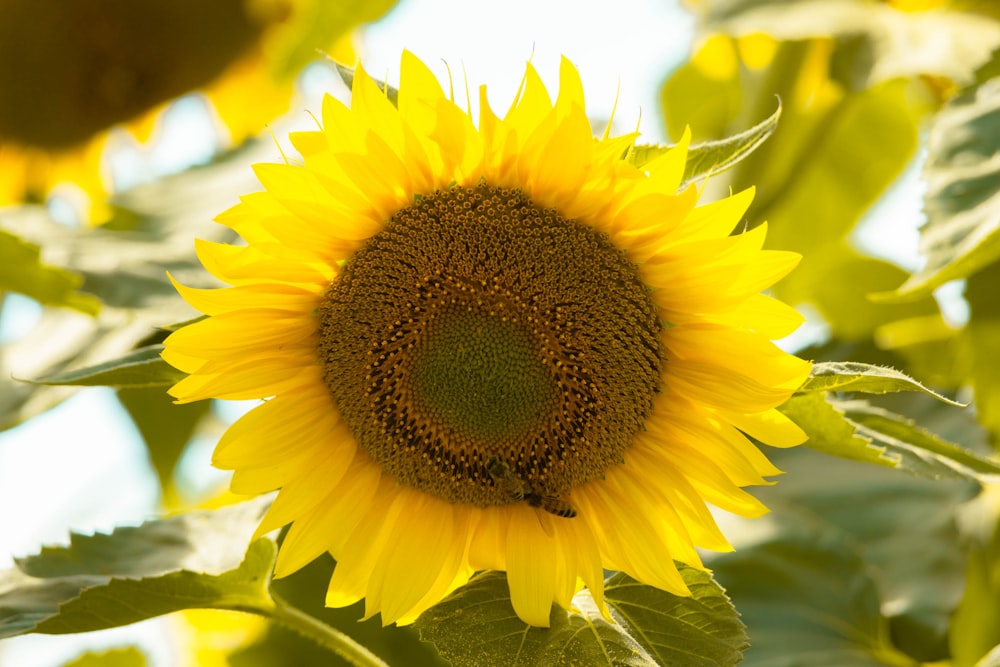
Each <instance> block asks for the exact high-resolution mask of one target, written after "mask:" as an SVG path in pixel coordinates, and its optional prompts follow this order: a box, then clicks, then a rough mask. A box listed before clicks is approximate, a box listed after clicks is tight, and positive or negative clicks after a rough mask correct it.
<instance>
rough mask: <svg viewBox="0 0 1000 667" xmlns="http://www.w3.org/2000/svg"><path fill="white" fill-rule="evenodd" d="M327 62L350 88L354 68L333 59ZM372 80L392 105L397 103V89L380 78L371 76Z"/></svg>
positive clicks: (352, 81)
mask: <svg viewBox="0 0 1000 667" xmlns="http://www.w3.org/2000/svg"><path fill="white" fill-rule="evenodd" d="M329 63H330V66H331V67H333V69H334V71H335V72H337V76H339V77H340V80H341V81H343V82H344V85H345V86H347V87H348V88H351V87H352V86H353V85H354V68H353V67H348V66H347V65H344V64H343V63H338V62H337V61H335V60H330V61H329ZM368 76H371V73H368ZM372 80H373V81H374V82H375V85H377V86H378V89H379V90H381V91H382V92H383V93H385V97H386V99H387V100H389V101H390V102H392V105H393V106H398V105H399V90H397V89H396V88H395V87H393V86H391V85H389V84H388V83H386V82H385V81H382V80H380V79H376V78H374V77H372Z"/></svg>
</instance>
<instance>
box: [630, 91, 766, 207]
mask: <svg viewBox="0 0 1000 667" xmlns="http://www.w3.org/2000/svg"><path fill="white" fill-rule="evenodd" d="M780 118H781V100H780V99H779V100H778V108H777V109H775V111H774V113H772V114H771V115H770V116H768V117H767V118H766V119H765V120H763V121H761V122H760V123H758V124H757V125H755V126H754V127H751V128H750V129H749V130H744V131H743V132H739V133H737V134H734V135H733V136H731V137H728V138H726V139H720V140H718V141H706V142H703V143H699V144H695V145H693V146H691V147H690V148H689V149H688V155H687V164H686V165H685V167H684V179H683V180H682V181H681V185H680V187H679V188H678V189H679V190H683V189H684V188H685V187H687V185H688V184H690V183H691V182H692V181H696V180H699V179H702V178H708V177H709V176H715V175H716V174H720V173H722V172H724V171H725V170H727V169H729V168H730V167H732V166H734V165H736V164H737V163H738V162H739V161H740V160H742V159H743V158H745V157H747V156H748V155H750V153H752V152H754V151H755V150H757V147H758V146H760V145H761V144H762V143H764V142H765V141H767V138H768V137H770V136H771V134H773V133H774V130H775V128H777V127H778V119H780ZM671 148H672V146H657V145H640V146H634V147H633V148H632V150H631V151H630V152H629V156H628V160H629V162H631V163H632V164H633V165H635V166H636V167H642V166H643V165H644V164H646V163H647V162H650V161H651V160H653V159H655V158H657V157H659V156H660V155H663V154H664V153H666V152H667V151H669V150H670V149H671Z"/></svg>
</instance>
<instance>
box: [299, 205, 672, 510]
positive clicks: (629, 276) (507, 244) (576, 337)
mask: <svg viewBox="0 0 1000 667" xmlns="http://www.w3.org/2000/svg"><path fill="white" fill-rule="evenodd" d="M319 318H320V328H319V331H320V342H319V358H320V361H321V362H322V363H323V364H324V366H325V380H326V384H327V386H328V387H329V389H330V393H331V394H332V395H333V398H334V400H335V402H336V404H337V407H338V408H339V410H340V411H341V413H342V415H343V418H344V419H345V420H346V423H347V425H348V426H349V428H350V429H351V431H352V432H353V434H354V436H355V437H356V438H357V441H358V443H359V445H360V446H361V448H362V449H364V450H365V451H366V452H367V453H368V454H369V455H370V456H371V457H372V459H374V460H375V461H376V462H378V463H379V465H381V466H382V469H383V470H384V471H385V472H386V473H387V474H389V475H391V476H393V477H394V478H395V479H396V480H397V481H398V482H399V483H400V484H407V485H409V486H412V487H414V488H417V489H420V490H421V491H425V492H427V493H430V494H433V495H435V496H438V497H440V498H443V499H444V500H447V501H449V502H453V503H470V504H473V505H477V506H479V507H486V506H490V505H505V504H508V503H512V502H518V501H522V500H526V501H528V502H530V503H531V504H533V505H537V506H542V507H545V508H546V509H548V510H549V511H551V512H553V513H555V514H559V515H560V516H572V515H573V514H575V511H573V510H571V509H569V508H565V507H560V506H559V505H558V504H555V503H556V500H555V499H558V498H559V497H560V496H562V495H564V494H565V493H566V492H568V491H569V490H570V489H572V488H573V487H574V486H576V485H579V484H583V483H585V482H588V481H590V480H593V479H599V478H602V477H603V476H604V472H605V470H607V468H608V467H610V466H612V465H616V464H619V463H621V462H622V461H623V459H624V455H625V451H626V450H627V449H628V447H629V444H630V443H631V441H632V437H633V436H634V435H635V433H636V432H637V431H639V430H640V429H642V427H643V423H644V421H645V419H646V417H647V416H648V415H649V412H650V409H651V406H652V402H653V397H654V395H655V393H656V392H657V390H658V386H659V380H660V371H661V366H662V364H663V350H662V346H661V344H660V340H659V332H660V322H659V318H658V316H657V313H656V309H655V307H654V306H653V304H652V302H651V300H650V297H649V291H648V289H647V288H646V286H645V285H643V283H642V282H641V281H640V280H639V278H638V277H637V275H636V267H635V266H634V265H633V264H632V263H631V262H629V261H628V259H627V257H626V256H625V254H624V253H623V252H622V251H620V250H618V249H617V248H615V247H614V246H613V245H611V243H610V242H609V241H608V239H607V237H606V236H605V235H604V234H602V233H600V232H597V231H595V230H594V229H592V228H590V227H588V226H585V225H583V224H580V223H579V222H575V221H572V220H566V219H564V218H562V217H560V216H559V215H558V213H556V212H555V211H552V210H543V209H541V208H539V207H537V206H535V205H534V204H533V203H532V202H531V201H530V200H529V199H528V198H527V197H526V196H525V195H524V194H523V193H522V192H521V191H520V190H514V189H509V188H495V187H490V186H486V185H481V186H479V187H476V188H472V189H469V188H462V187H453V188H450V189H448V190H442V191H439V192H436V193H434V194H432V195H430V196H427V197H423V198H421V199H419V200H418V201H416V202H415V203H414V204H413V205H412V206H409V207H407V208H405V209H403V210H401V211H399V212H398V213H397V214H396V215H395V216H393V218H392V219H391V220H389V221H388V222H387V223H386V225H385V228H384V229H383V230H382V231H381V232H379V233H378V234H376V235H375V236H373V237H372V238H371V239H369V240H368V241H367V242H366V244H365V245H364V246H363V247H362V248H361V249H360V250H358V251H357V252H356V253H355V254H354V255H353V256H352V257H351V259H350V261H348V263H347V264H346V265H345V266H344V268H343V271H342V272H341V274H340V275H339V276H338V277H337V279H336V280H335V281H334V282H333V284H332V285H331V287H330V290H329V292H327V294H326V298H325V299H324V301H323V304H322V306H321V307H320V310H319Z"/></svg>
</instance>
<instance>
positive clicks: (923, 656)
mask: <svg viewBox="0 0 1000 667" xmlns="http://www.w3.org/2000/svg"><path fill="white" fill-rule="evenodd" d="M913 396H914V397H917V396H919V395H913ZM907 398H909V397H907ZM921 402H924V403H928V404H929V407H930V408H931V409H933V410H937V411H938V412H939V413H945V412H948V413H950V412H953V411H951V410H948V409H947V408H946V407H945V406H941V405H940V404H937V403H933V402H931V399H928V400H927V401H921ZM931 421H934V420H933V419H932V420H931ZM772 458H773V459H774V461H775V464H776V465H777V466H778V467H779V468H781V469H782V470H783V471H785V473H786V474H785V475H783V476H782V478H781V480H780V482H779V483H778V484H775V485H774V486H770V487H764V488H759V489H756V490H755V492H754V495H756V496H758V497H759V498H760V500H761V501H762V502H763V503H764V504H765V505H767V506H768V507H770V508H771V509H772V510H773V511H772V513H771V514H770V515H768V516H767V517H764V518H763V519H761V520H744V521H741V522H740V523H739V524H737V525H736V526H735V527H734V528H732V529H727V535H728V536H729V537H730V539H731V540H732V542H733V544H734V546H735V547H736V551H737V554H738V553H739V552H740V551H741V550H743V549H744V548H745V546H746V543H749V544H751V545H756V544H757V543H758V542H759V541H760V539H761V535H766V536H767V537H766V539H767V540H768V541H773V542H777V543H781V542H784V541H785V539H786V538H785V537H784V533H785V532H791V533H792V535H793V536H794V535H796V534H797V533H798V531H799V528H800V526H799V524H816V525H817V526H830V527H833V528H835V529H836V531H842V534H845V535H846V536H847V539H846V540H845V545H851V544H853V545H854V546H853V549H854V550H855V551H856V552H857V554H858V555H859V556H860V557H861V559H862V560H863V562H864V572H865V574H866V576H870V577H872V578H873V579H874V580H875V581H876V582H878V591H879V595H880V598H881V600H882V602H881V615H882V616H884V617H886V619H887V620H888V623H889V630H890V633H891V637H892V641H893V644H894V645H895V646H896V647H897V648H899V649H900V650H903V651H905V652H906V653H907V654H909V655H910V656H912V657H913V658H915V659H917V660H919V661H921V662H927V663H930V662H934V661H937V660H942V659H944V658H945V657H947V656H948V654H949V651H948V635H949V623H950V619H951V615H952V613H953V611H954V609H955V605H956V604H957V603H958V600H959V599H960V598H961V596H962V590H963V588H964V587H965V577H964V572H965V554H964V552H963V551H962V549H961V548H960V547H959V544H960V543H961V541H960V538H959V529H958V525H959V521H958V517H957V515H958V513H959V512H961V511H964V509H963V508H964V507H965V504H966V503H967V501H968V500H969V499H970V498H972V497H973V496H974V495H975V494H976V493H977V492H978V491H979V489H980V487H979V485H978V484H975V483H972V482H969V481H967V480H962V479H958V480H932V479H927V478H924V477H918V476H914V475H905V474H899V472H897V471H894V470H888V469H886V468H882V467H879V466H873V465H867V464H864V463H859V462H857V461H849V460H846V459H837V458H831V457H829V456H826V455H824V454H821V453H819V452H816V451H813V450H811V449H808V448H805V447H795V448H792V449H787V450H779V451H775V452H774V453H773V454H772ZM761 521H763V522H764V524H765V525H764V526H761V525H759V524H760V522H761ZM794 539H798V538H793V540H794ZM914 545H919V548H918V549H915V548H914ZM719 558H722V559H726V558H728V556H725V555H723V556H720V557H719ZM716 562H717V561H715V560H713V561H712V562H711V563H710V565H712V566H714V565H715V564H716ZM815 595H817V594H816V593H815V592H814V591H813V590H812V589H811V588H809V587H806V588H804V589H803V601H804V603H805V605H807V606H809V607H811V606H812V605H814V604H815V602H813V601H812V598H813V597H814V596H815ZM819 595H821V594H819ZM734 603H735V604H736V605H737V607H738V608H739V609H740V610H741V611H742V612H744V613H746V610H745V609H744V608H743V606H742V600H740V599H739V598H735V597H734ZM751 621H752V617H749V616H748V617H747V622H748V624H750V625H751V628H753V623H752V622H751ZM751 637H754V635H753V634H751ZM754 644H755V646H756V645H759V642H757V641H755V642H754ZM752 653H753V650H751V651H750V654H752ZM900 664H904V663H900Z"/></svg>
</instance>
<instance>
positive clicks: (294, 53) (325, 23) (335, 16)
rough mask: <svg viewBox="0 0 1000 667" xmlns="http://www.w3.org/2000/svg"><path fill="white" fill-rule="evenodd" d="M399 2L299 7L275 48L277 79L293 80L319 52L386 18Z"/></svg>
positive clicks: (347, 0)
mask: <svg viewBox="0 0 1000 667" xmlns="http://www.w3.org/2000/svg"><path fill="white" fill-rule="evenodd" d="M395 4H396V0H338V2H315V3H306V4H303V5H299V6H298V7H297V8H296V12H295V15H294V16H293V19H292V20H293V21H294V25H293V26H292V29H291V30H285V31H284V34H283V35H281V36H279V37H284V39H282V40H281V41H277V42H275V44H274V53H273V54H271V55H272V56H273V59H274V64H273V66H272V67H273V70H274V74H275V77H276V78H278V79H279V80H280V79H290V78H292V77H294V76H295V75H297V74H298V73H299V71H300V70H301V69H302V68H303V67H305V66H306V65H307V64H309V63H310V62H312V61H313V60H316V58H317V57H318V56H319V54H318V50H319V49H328V48H330V47H331V46H332V45H333V44H334V43H335V42H336V41H337V39H338V38H340V37H342V36H344V35H346V34H347V33H348V32H349V31H351V30H352V29H354V28H356V27H358V26H359V25H362V24H364V23H370V22H372V21H375V20H377V19H378V18H380V17H381V16H383V15H384V14H385V13H386V12H387V11H389V9H391V8H392V7H393V6H394V5H395Z"/></svg>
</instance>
